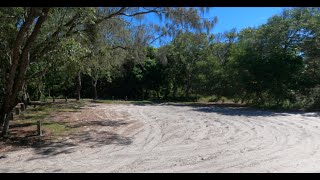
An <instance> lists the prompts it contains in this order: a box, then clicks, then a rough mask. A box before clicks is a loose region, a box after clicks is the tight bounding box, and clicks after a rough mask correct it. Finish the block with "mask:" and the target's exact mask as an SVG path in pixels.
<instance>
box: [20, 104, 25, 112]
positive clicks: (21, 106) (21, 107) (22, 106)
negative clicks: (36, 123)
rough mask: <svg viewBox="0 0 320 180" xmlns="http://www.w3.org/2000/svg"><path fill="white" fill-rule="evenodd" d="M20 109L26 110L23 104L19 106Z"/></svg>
mask: <svg viewBox="0 0 320 180" xmlns="http://www.w3.org/2000/svg"><path fill="white" fill-rule="evenodd" d="M20 109H21V111H24V110H25V109H26V108H25V105H24V103H21V104H20Z"/></svg>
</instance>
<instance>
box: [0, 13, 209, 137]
mask: <svg viewBox="0 0 320 180" xmlns="http://www.w3.org/2000/svg"><path fill="white" fill-rule="evenodd" d="M98 11H99V12H100V13H97V12H98ZM0 12H1V13H0V15H1V16H0V18H1V21H2V23H1V32H2V33H4V34H1V42H2V43H1V46H5V50H2V53H3V54H4V55H3V57H2V59H1V61H2V62H4V63H1V64H6V65H4V66H1V73H2V74H5V75H2V79H4V80H3V81H4V82H2V83H3V84H4V96H3V98H2V99H3V100H2V104H1V111H0V124H2V123H3V122H5V125H4V126H5V128H4V129H3V133H4V134H5V133H6V132H7V127H8V124H9V119H8V118H5V117H6V116H7V114H8V113H9V112H10V111H11V110H12V109H13V107H14V106H15V105H16V104H17V103H18V100H19V99H18V93H19V92H20V91H21V90H22V89H23V86H24V85H25V76H26V72H27V70H28V67H29V64H30V63H41V62H42V61H45V59H46V55H48V54H50V51H53V50H54V49H55V48H54V47H55V46H56V45H57V44H58V43H59V42H60V41H61V40H63V39H65V38H72V37H73V38H76V39H78V38H79V37H82V36H83V33H84V32H85V31H86V30H88V29H92V27H94V26H97V25H99V24H101V23H103V22H106V21H112V20H113V19H115V18H119V17H121V19H122V20H124V21H130V18H133V17H139V18H141V16H143V15H145V14H149V13H154V14H157V16H158V17H159V18H162V19H165V20H167V21H168V23H167V25H166V26H165V27H164V28H160V29H161V35H160V36H165V35H172V34H174V32H176V31H177V30H178V29H179V28H181V24H182V25H183V27H184V28H192V29H203V28H207V29H210V28H212V25H213V23H212V22H210V21H208V20H206V19H204V20H203V19H201V15H200V12H205V9H203V8H181V7H177V8H168V7H161V8H158V7H155V8H135V7H112V8H49V7H45V8H35V7H32V8H1V10H0ZM3 29H5V31H2V30H3ZM159 32H160V31H159ZM81 42H83V41H82V40H81ZM84 57H85V56H84ZM40 72H46V68H45V67H44V69H42V70H40V71H39V72H36V73H35V74H42V73H40ZM80 74H81V71H80V70H79V72H78V78H77V79H78V83H79V82H80V80H79V79H80ZM3 77H4V78H3ZM78 86H80V84H78ZM80 87H81V86H80ZM79 96H80V94H79Z"/></svg>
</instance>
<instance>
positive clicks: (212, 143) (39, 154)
mask: <svg viewBox="0 0 320 180" xmlns="http://www.w3.org/2000/svg"><path fill="white" fill-rule="evenodd" d="M62 115H65V114H64V113H62V114H60V115H55V118H57V119H55V120H56V121H63V120H66V119H68V120H66V121H68V122H69V123H70V124H68V126H70V127H69V128H72V127H73V128H79V127H81V131H79V132H77V133H74V134H72V135H68V136H66V137H63V138H62V139H59V141H57V142H53V143H51V144H46V145H42V146H35V147H32V148H25V149H22V150H18V151H14V152H9V153H6V154H4V155H5V157H4V158H2V159H0V172H320V167H319V164H320V151H319V148H320V131H319V128H320V118H319V114H317V113H298V112H296V113H295V112H290V113H288V112H272V111H258V110H252V109H246V108H243V107H221V106H220V107H217V106H208V107H203V106H191V105H188V106H183V105H179V106H177V105H168V104H155V105H144V106H141V105H129V104H102V103H99V104H91V105H90V106H87V107H85V108H84V109H82V110H81V112H71V114H70V115H71V116H70V117H69V116H68V118H61V116H62ZM59 118H61V119H59ZM69 118H70V119H69Z"/></svg>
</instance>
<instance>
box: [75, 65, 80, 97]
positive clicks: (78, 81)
mask: <svg viewBox="0 0 320 180" xmlns="http://www.w3.org/2000/svg"><path fill="white" fill-rule="evenodd" d="M80 93H81V72H80V71H79V72H78V75H77V77H76V92H75V95H76V100H80V99H81V94H80Z"/></svg>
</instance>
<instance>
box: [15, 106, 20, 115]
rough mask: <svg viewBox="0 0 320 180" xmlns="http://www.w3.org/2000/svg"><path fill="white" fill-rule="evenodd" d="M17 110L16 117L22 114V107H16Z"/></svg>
mask: <svg viewBox="0 0 320 180" xmlns="http://www.w3.org/2000/svg"><path fill="white" fill-rule="evenodd" d="M15 110H16V115H19V114H20V107H15Z"/></svg>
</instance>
